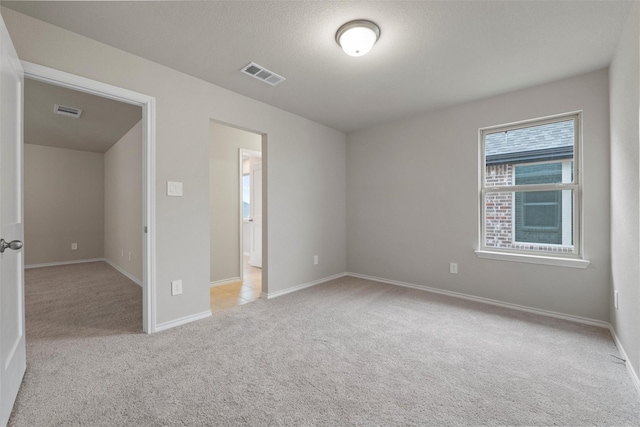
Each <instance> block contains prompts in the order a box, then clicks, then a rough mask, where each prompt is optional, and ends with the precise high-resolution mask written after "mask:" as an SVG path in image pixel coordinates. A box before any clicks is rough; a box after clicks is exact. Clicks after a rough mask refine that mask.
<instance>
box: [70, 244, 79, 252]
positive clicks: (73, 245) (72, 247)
mask: <svg viewBox="0 0 640 427" xmlns="http://www.w3.org/2000/svg"><path fill="white" fill-rule="evenodd" d="M71 250H72V251H77V250H78V244H77V243H72V244H71Z"/></svg>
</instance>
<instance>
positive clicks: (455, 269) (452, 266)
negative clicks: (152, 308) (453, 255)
mask: <svg viewBox="0 0 640 427" xmlns="http://www.w3.org/2000/svg"><path fill="white" fill-rule="evenodd" d="M449 273H451V274H458V263H457V262H452V263H451V264H449Z"/></svg>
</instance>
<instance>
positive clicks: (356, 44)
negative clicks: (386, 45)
mask: <svg viewBox="0 0 640 427" xmlns="http://www.w3.org/2000/svg"><path fill="white" fill-rule="evenodd" d="M379 38H380V28H378V26H377V25H376V24H374V23H373V22H371V21H366V20H362V19H359V20H356V21H350V22H347V23H346V24H344V25H343V26H342V27H340V28H339V29H338V32H337V33H336V42H338V44H339V45H340V47H342V50H344V53H346V54H347V55H349V56H362V55H364V54H366V53H367V52H369V51H370V50H371V48H372V47H373V45H374V44H376V42H377V41H378V39H379Z"/></svg>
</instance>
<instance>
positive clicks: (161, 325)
mask: <svg viewBox="0 0 640 427" xmlns="http://www.w3.org/2000/svg"><path fill="white" fill-rule="evenodd" d="M207 317H211V310H207V311H203V312H202V313H196V314H191V315H189V316H184V317H180V318H178V319H175V320H170V321H168V322H163V323H158V324H157V325H156V332H160V331H166V330H167V329H171V328H175V327H176V326H180V325H185V324H187V323H191V322H195V321H197V320H202V319H206V318H207Z"/></svg>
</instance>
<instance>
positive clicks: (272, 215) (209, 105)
mask: <svg viewBox="0 0 640 427" xmlns="http://www.w3.org/2000/svg"><path fill="white" fill-rule="evenodd" d="M2 16H3V18H4V20H5V23H6V24H7V27H8V29H9V33H10V35H11V38H12V40H13V42H14V45H15V47H16V51H17V52H18V56H19V57H20V58H21V59H22V60H25V61H29V62H33V63H36V64H41V65H44V66H48V67H51V68H55V69H58V70H62V71H66V72H69V73H73V74H77V75H80V76H83V77H87V78H90V79H94V80H98V81H101V82H105V83H109V84H112V85H116V86H119V87H123V88H126V89H130V90H133V91H137V92H140V93H144V94H147V95H150V96H154V97H155V98H156V109H157V111H156V182H155V184H156V206H155V207H154V208H155V213H156V228H157V230H156V232H157V240H156V250H157V255H156V257H157V259H156V263H157V264H156V280H157V298H156V299H157V301H156V304H157V321H158V323H160V324H162V323H165V322H169V321H172V320H176V319H180V318H182V317H185V316H190V315H196V314H198V313H205V312H207V311H209V310H210V307H209V281H210V268H209V264H210V261H209V260H210V255H209V252H210V248H209V228H210V224H209V223H210V215H209V122H210V120H211V119H213V120H216V121H219V122H223V123H229V124H231V125H233V126H235V127H238V128H242V129H250V130H253V131H256V132H258V133H264V134H266V135H267V144H266V147H263V151H262V153H263V160H264V161H265V162H266V163H264V164H263V171H265V170H266V172H264V173H265V177H264V181H266V185H267V191H268V200H267V203H268V218H267V220H266V223H265V226H266V228H267V234H268V248H267V249H268V250H267V251H266V252H267V253H263V255H267V256H268V268H263V275H265V274H266V283H267V286H268V291H269V293H272V292H278V291H284V290H287V289H290V288H292V287H295V286H298V285H301V284H304V283H308V282H312V281H316V280H320V279H322V278H324V277H328V276H331V275H334V274H339V273H342V272H344V271H345V269H346V264H345V259H346V220H345V211H346V190H345V189H346V148H345V143H346V136H345V135H344V134H343V133H342V132H338V131H336V130H334V129H331V128H328V127H326V126H322V125H319V124H317V123H315V122H312V121H310V120H307V119H304V118H301V117H300V116H296V115H294V114H290V113H287V112H285V111H283V110H280V109H278V108H274V107H271V106H268V105H266V104H264V103H261V102H258V101H255V100H252V99H249V98H247V97H244V96H242V95H238V94H236V93H233V92H230V91H228V90H225V89H222V88H220V87H218V86H215V85H212V84H209V83H207V82H204V81H202V80H199V79H197V78H194V77H191V76H188V75H186V74H183V73H180V72H178V71H175V70H172V69H169V68H167V67H164V66H162V65H159V64H157V63H154V62H151V61H148V60H145V59H143V58H140V57H137V56H135V55H132V54H129V53H126V52H123V51H121V50H118V49H115V48H113V47H110V46H107V45H105V44H102V43H98V42H96V41H93V40H91V39H88V38H86V37H83V36H80V35H78V34H74V33H72V32H70V31H66V30H63V29H61V28H58V27H55V26H53V25H50V24H47V23H44V22H42V21H39V20H36V19H33V18H30V17H27V16H25V15H22V14H19V13H17V12H14V11H12V10H8V9H6V8H3V9H2ZM167 181H181V182H183V183H184V196H183V197H167V196H166V191H165V189H166V182H167ZM314 254H318V255H319V256H320V265H318V266H314V265H313V255H314ZM175 279H182V281H183V294H182V295H179V296H176V297H172V296H171V292H170V291H171V281H172V280H175Z"/></svg>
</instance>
